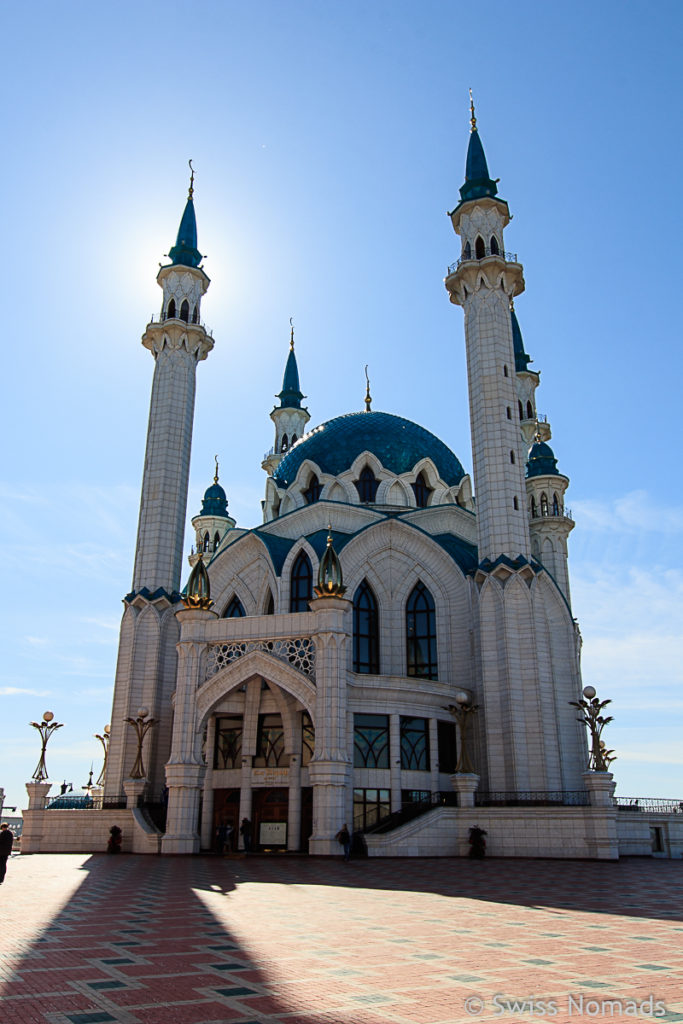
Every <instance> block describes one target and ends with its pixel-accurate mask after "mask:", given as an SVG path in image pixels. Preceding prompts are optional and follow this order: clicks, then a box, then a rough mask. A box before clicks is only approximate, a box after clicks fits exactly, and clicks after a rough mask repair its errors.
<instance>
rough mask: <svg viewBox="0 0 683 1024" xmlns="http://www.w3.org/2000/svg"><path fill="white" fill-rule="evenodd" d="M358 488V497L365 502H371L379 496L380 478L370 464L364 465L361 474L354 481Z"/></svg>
mask: <svg viewBox="0 0 683 1024" xmlns="http://www.w3.org/2000/svg"><path fill="white" fill-rule="evenodd" d="M354 483H355V485H356V490H357V491H358V497H359V498H360V500H361V501H362V502H363V503H366V502H368V503H370V502H373V501H374V500H375V498H376V497H377V488H378V487H379V480H378V479H377V477H376V476H375V474H374V473H373V472H372V470H371V469H370V467H369V466H364V467H363V469H362V470H361V472H360V476H359V477H358V479H357V480H355V481H354Z"/></svg>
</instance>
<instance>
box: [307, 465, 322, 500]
mask: <svg viewBox="0 0 683 1024" xmlns="http://www.w3.org/2000/svg"><path fill="white" fill-rule="evenodd" d="M322 489H323V485H322V484H321V483H320V481H319V480H318V478H317V476H316V475H315V473H311V479H310V480H309V481H308V487H307V488H306V490H305V491H304V492H303V495H304V501H305V502H306V504H307V505H313V504H314V503H315V502H316V501H319V499H320V494H321V492H322Z"/></svg>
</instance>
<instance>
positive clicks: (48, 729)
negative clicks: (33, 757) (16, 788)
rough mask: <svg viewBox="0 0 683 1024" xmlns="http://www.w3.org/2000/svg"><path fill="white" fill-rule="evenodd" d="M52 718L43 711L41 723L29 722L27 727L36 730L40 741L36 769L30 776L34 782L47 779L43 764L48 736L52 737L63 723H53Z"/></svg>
mask: <svg viewBox="0 0 683 1024" xmlns="http://www.w3.org/2000/svg"><path fill="white" fill-rule="evenodd" d="M54 717H55V716H54V715H53V713H52V712H51V711H44V712H43V720H42V722H29V725H32V726H33V728H34V729H37V730H38V732H39V733H40V739H41V741H42V747H41V750H40V761H39V762H38V767H37V768H36V770H35V771H34V773H33V775H32V776H31V778H32V779H33V781H34V782H44V781H45V779H46V778H47V777H48V776H47V765H46V763H45V748H46V747H47V741H48V740H49V739H50V736H52V733H53V732H54V731H55V730H56V729H61V728H62V725H63V724H64V723H63V722H54V721H53V719H54Z"/></svg>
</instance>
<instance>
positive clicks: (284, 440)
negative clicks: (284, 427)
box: [280, 434, 289, 452]
mask: <svg viewBox="0 0 683 1024" xmlns="http://www.w3.org/2000/svg"><path fill="white" fill-rule="evenodd" d="M288 448H289V438H288V437H287V435H286V434H283V435H282V444H281V446H280V451H282V452H286V451H287V449H288Z"/></svg>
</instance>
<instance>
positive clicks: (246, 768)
mask: <svg viewBox="0 0 683 1024" xmlns="http://www.w3.org/2000/svg"><path fill="white" fill-rule="evenodd" d="M251 764H252V758H251V757H250V756H247V757H243V758H242V775H241V787H240V825H241V824H242V819H243V818H249V821H251V824H252V829H251V847H252V850H253V849H254V846H255V844H256V836H255V833H254V823H253V821H252V817H251V815H252V809H251V808H252V788H251ZM239 849H240V850H243V849H244V837H243V836H240V837H239Z"/></svg>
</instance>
